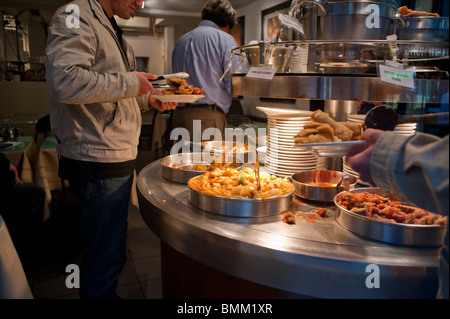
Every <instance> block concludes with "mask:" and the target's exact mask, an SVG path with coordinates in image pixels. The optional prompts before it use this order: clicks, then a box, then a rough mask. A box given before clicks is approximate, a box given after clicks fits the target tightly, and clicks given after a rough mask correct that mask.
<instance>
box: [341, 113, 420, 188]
mask: <svg viewBox="0 0 450 319" xmlns="http://www.w3.org/2000/svg"><path fill="white" fill-rule="evenodd" d="M365 118H366V115H365V114H349V115H348V117H347V120H348V121H349V122H354V123H360V124H364V120H365ZM416 128H417V123H403V124H397V126H396V127H395V129H394V131H393V132H395V133H397V134H400V135H414V133H415V132H416ZM342 166H343V169H342V171H343V172H344V173H347V174H349V175H352V176H355V177H356V178H357V179H358V183H359V184H362V185H365V186H371V185H370V184H369V183H366V182H364V181H361V180H360V179H359V174H358V173H357V172H356V171H354V170H353V169H352V168H351V167H350V166H349V165H348V164H347V163H346V161H345V157H344V161H343V164H342Z"/></svg>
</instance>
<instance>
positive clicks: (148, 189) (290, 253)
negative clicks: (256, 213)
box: [136, 160, 439, 299]
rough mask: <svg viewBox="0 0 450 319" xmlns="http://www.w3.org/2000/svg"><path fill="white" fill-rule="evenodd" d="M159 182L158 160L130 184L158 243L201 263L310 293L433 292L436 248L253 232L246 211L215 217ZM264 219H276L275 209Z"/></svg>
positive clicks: (347, 295)
mask: <svg viewBox="0 0 450 319" xmlns="http://www.w3.org/2000/svg"><path fill="white" fill-rule="evenodd" d="M165 183H168V184H176V183H172V182H170V181H167V180H164V179H163V178H162V177H161V164H160V160H157V161H155V162H153V163H150V164H148V165H147V166H146V167H144V169H142V171H141V172H140V173H139V175H138V179H137V185H136V187H137V192H138V199H139V207H140V211H141V215H142V217H143V219H144V221H145V223H146V224H147V226H148V227H149V228H150V230H152V231H153V232H154V233H155V234H156V235H157V236H158V237H159V238H160V239H161V240H162V241H163V242H165V243H166V244H168V245H169V246H171V247H172V248H174V249H176V250H177V251H178V252H180V253H182V254H184V255H186V256H188V257H190V258H192V259H194V260H196V261H198V262H200V263H202V264H205V265H207V266H210V267H212V268H215V269H217V270H219V271H222V272H225V273H227V274H230V275H232V276H235V277H238V278H242V279H245V280H248V281H251V282H255V283H258V284H261V285H265V286H268V287H272V288H276V289H280V290H285V291H289V292H293V293H296V294H301V295H306V296H311V297H318V298H339V299H343V298H351V299H359V298H363V299H368V298H435V296H436V292H437V289H438V275H437V273H438V270H437V268H438V263H439V261H438V249H439V247H431V248H423V247H422V248H415V247H399V246H391V245H371V243H373V242H372V241H370V240H368V241H367V246H362V247H358V246H352V245H348V246H345V245H336V244H333V243H326V242H318V241H309V240H305V239H299V238H293V237H288V236H283V235H282V234H281V235H280V234H271V233H270V232H261V231H258V230H254V229H251V228H249V227H248V225H246V223H245V220H247V219H246V218H234V219H233V218H228V217H223V218H222V217H221V216H216V215H212V214H208V213H205V212H203V211H200V210H198V209H196V208H195V207H192V206H190V205H189V204H188V203H183V202H182V201H181V199H179V198H177V199H174V198H173V197H171V196H170V195H169V194H167V193H166V192H165V191H164V190H163V187H162V186H163V185H164V184H165ZM171 186H172V185H171ZM183 186H184V185H183ZM173 187H179V186H176V185H173ZM185 187H186V190H188V187H187V186H185ZM257 218H259V217H257ZM264 218H265V217H264ZM265 219H267V221H268V222H270V221H274V220H276V222H277V223H280V216H279V215H278V217H277V218H276V219H273V218H272V219H271V218H270V217H268V218H265ZM243 220H244V223H241V222H242V221H243ZM377 285H378V286H377Z"/></svg>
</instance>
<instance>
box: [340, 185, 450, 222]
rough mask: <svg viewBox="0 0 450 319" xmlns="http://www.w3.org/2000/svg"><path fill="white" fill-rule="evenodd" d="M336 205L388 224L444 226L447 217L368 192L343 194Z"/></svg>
mask: <svg viewBox="0 0 450 319" xmlns="http://www.w3.org/2000/svg"><path fill="white" fill-rule="evenodd" d="M337 204H339V205H340V206H342V207H344V208H345V209H347V210H349V211H350V212H353V213H355V214H358V215H362V216H365V217H368V218H373V219H376V220H381V221H385V222H390V223H400V224H414V225H445V224H446V223H447V217H445V216H442V215H439V214H434V213H431V212H429V211H426V210H424V209H421V208H418V207H414V206H409V205H404V204H402V203H401V202H399V201H395V200H391V199H389V198H388V197H385V196H381V195H379V194H373V193H370V192H362V193H354V192H343V193H342V194H340V195H339V197H338V200H337Z"/></svg>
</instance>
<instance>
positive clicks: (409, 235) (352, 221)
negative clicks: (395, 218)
mask: <svg viewBox="0 0 450 319" xmlns="http://www.w3.org/2000/svg"><path fill="white" fill-rule="evenodd" d="M351 192H355V193H362V192H370V193H374V194H379V195H382V196H386V197H389V198H391V199H393V200H400V201H401V198H399V197H396V196H395V195H392V194H388V193H386V192H384V191H382V190H381V189H379V188H359V189H354V190H351ZM340 194H341V193H339V194H337V195H336V196H335V198H334V204H335V205H336V209H337V210H336V221H337V222H338V223H339V224H340V225H341V226H343V227H344V228H346V229H348V230H349V231H351V232H353V233H355V234H358V235H361V236H364V237H368V238H371V239H375V240H379V241H383V242H387V243H391V244H398V245H411V246H441V245H442V243H443V241H444V236H445V232H446V230H447V226H437V225H409V224H393V223H389V222H384V221H379V220H374V219H371V218H368V217H364V216H361V215H358V214H355V213H353V212H350V211H348V210H347V209H345V208H344V207H342V206H340V205H339V204H338V198H339V195H340Z"/></svg>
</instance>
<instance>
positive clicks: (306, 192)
mask: <svg viewBox="0 0 450 319" xmlns="http://www.w3.org/2000/svg"><path fill="white" fill-rule="evenodd" d="M344 176H347V177H348V180H345V182H344V180H342V182H341V178H344ZM291 182H292V184H294V186H295V195H297V196H298V197H301V198H305V199H308V200H312V201H319V202H333V200H334V197H335V196H336V194H338V193H340V192H342V191H344V190H349V189H351V188H354V187H355V185H356V182H357V179H356V177H354V176H350V175H345V174H344V173H342V172H338V171H331V170H313V171H304V172H299V173H295V174H293V175H292V177H291ZM339 182H341V183H340V185H339V186H338V185H337V184H338V183H339ZM327 184H328V185H327ZM333 185H334V186H333Z"/></svg>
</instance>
